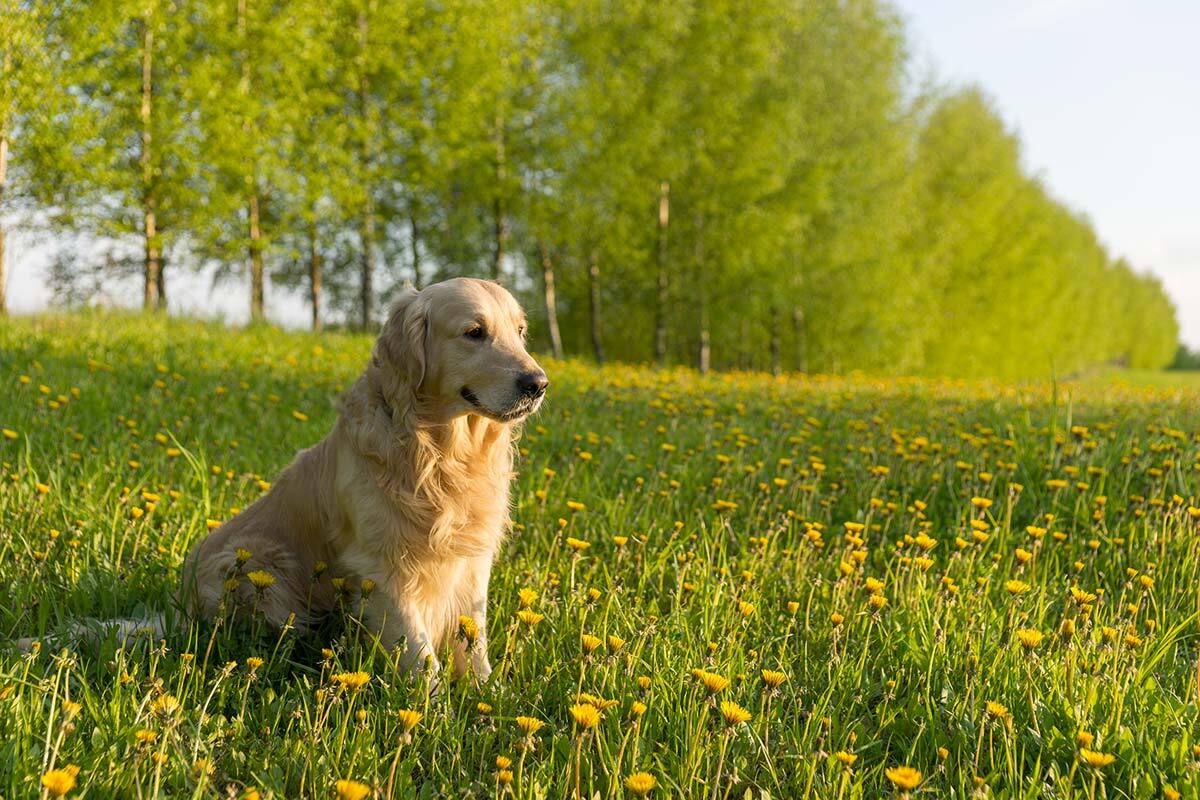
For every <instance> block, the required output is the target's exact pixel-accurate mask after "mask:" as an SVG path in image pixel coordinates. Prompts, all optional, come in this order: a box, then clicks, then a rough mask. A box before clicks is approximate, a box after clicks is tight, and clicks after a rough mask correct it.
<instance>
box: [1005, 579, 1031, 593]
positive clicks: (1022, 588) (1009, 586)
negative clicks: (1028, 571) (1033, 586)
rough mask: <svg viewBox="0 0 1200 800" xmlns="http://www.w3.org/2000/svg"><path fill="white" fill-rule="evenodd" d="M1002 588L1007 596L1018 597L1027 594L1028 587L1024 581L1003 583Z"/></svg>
mask: <svg viewBox="0 0 1200 800" xmlns="http://www.w3.org/2000/svg"><path fill="white" fill-rule="evenodd" d="M1004 588H1005V590H1006V591H1007V592H1008V593H1009V594H1012V595H1018V594H1025V593H1026V592H1028V591H1029V589H1030V586H1029V584H1028V583H1026V582H1025V581H1005V582H1004Z"/></svg>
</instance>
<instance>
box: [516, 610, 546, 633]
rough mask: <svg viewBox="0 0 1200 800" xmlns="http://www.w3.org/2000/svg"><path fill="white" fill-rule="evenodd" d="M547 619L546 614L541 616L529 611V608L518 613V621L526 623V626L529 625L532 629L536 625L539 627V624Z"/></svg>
mask: <svg viewBox="0 0 1200 800" xmlns="http://www.w3.org/2000/svg"><path fill="white" fill-rule="evenodd" d="M545 618H546V617H545V615H544V614H539V613H537V612H536V611H531V610H529V609H528V608H522V609H521V610H520V611H518V612H517V619H519V620H520V621H521V622H523V623H525V624H526V625H528V626H529V627H531V628H532V627H533V626H534V625H537V624H538V623H539V622H541V621H542V620H544V619H545Z"/></svg>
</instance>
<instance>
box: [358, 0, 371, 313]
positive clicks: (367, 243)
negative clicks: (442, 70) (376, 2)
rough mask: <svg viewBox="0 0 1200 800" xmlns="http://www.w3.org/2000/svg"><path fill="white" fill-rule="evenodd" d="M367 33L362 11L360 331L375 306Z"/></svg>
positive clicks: (366, 21) (360, 38)
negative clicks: (364, 182)
mask: <svg viewBox="0 0 1200 800" xmlns="http://www.w3.org/2000/svg"><path fill="white" fill-rule="evenodd" d="M370 33H371V27H370V20H369V19H368V18H367V14H366V13H365V12H359V15H358V48H359V49H358V56H359V62H358V113H359V116H360V117H361V118H362V122H363V131H364V133H363V139H362V152H361V158H362V167H363V170H364V171H365V173H366V175H367V186H366V199H365V201H364V205H363V212H362V219H361V220H360V221H359V226H360V235H361V238H362V262H361V272H362V274H361V276H360V279H359V280H360V285H359V304H360V309H359V310H360V314H359V324H360V326H361V327H362V329H363V330H364V331H366V330H370V329H371V321H372V318H373V316H374V306H375V197H374V193H373V192H372V186H371V182H372V179H373V176H372V175H371V168H372V165H373V163H374V160H375V154H374V152H373V150H372V137H373V136H374V133H375V132H374V127H373V126H372V125H370V124H369V123H370V115H371V109H370V107H369V95H370V90H371V84H370V77H369V76H368V75H367V48H368V46H369V37H370Z"/></svg>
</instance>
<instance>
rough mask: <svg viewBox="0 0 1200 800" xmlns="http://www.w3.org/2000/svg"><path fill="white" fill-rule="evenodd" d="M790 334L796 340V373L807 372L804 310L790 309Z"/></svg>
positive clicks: (797, 307)
mask: <svg viewBox="0 0 1200 800" xmlns="http://www.w3.org/2000/svg"><path fill="white" fill-rule="evenodd" d="M792 332H793V333H794V334H795V338H796V371H797V372H808V347H807V342H806V341H805V339H804V309H802V308H800V306H796V307H795V308H793V309H792Z"/></svg>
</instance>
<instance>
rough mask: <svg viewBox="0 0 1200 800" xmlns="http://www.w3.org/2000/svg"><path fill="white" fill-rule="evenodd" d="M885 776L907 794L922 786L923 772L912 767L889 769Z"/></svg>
mask: <svg viewBox="0 0 1200 800" xmlns="http://www.w3.org/2000/svg"><path fill="white" fill-rule="evenodd" d="M884 774H885V775H887V779H888V780H889V781H891V782H892V783H894V784H895V785H896V787H897V788H899V789H902V790H903V791H906V792H907V791H910V790H912V789H915V788H917V787H918V786H920V785H921V772H920V771H919V770H915V769H913V768H912V767H889V768H888V769H887V770H886V771H885V772H884Z"/></svg>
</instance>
